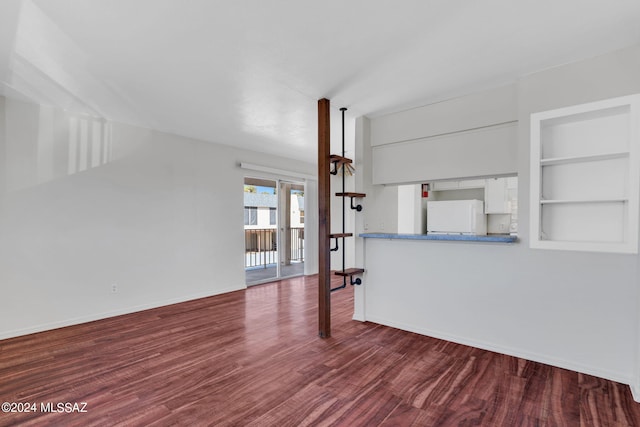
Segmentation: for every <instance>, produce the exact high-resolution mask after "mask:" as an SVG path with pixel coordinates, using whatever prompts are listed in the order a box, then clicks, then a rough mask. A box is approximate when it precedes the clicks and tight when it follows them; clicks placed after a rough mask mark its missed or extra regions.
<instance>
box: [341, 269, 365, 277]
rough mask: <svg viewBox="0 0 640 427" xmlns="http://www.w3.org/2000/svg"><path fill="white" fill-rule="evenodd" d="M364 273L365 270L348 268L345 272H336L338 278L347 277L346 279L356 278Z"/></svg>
mask: <svg viewBox="0 0 640 427" xmlns="http://www.w3.org/2000/svg"><path fill="white" fill-rule="evenodd" d="M362 273H364V268H347V269H345V270H344V271H342V270H339V271H336V272H335V274H336V276H345V277H349V276H355V275H357V274H362Z"/></svg>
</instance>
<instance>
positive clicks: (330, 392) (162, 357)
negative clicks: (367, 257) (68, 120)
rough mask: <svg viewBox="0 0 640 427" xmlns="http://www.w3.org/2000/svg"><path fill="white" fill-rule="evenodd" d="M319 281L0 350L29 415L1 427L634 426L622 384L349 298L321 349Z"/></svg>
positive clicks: (10, 343)
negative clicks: (399, 322)
mask: <svg viewBox="0 0 640 427" xmlns="http://www.w3.org/2000/svg"><path fill="white" fill-rule="evenodd" d="M317 280H318V279H317V277H306V278H305V277H300V278H294V279H289V280H286V281H282V282H276V283H273V284H267V285H261V286H256V287H252V288H250V289H248V290H246V291H238V292H233V293H229V294H225V295H219V296H215V297H211V298H205V299H200V300H196V301H191V302H186V303H182V304H176V305H173V306H168V307H162V308H158V309H153V310H148V311H144V312H140V313H135V314H131V315H126V316H120V317H116V318H111V319H106V320H102V321H97V322H92V323H88V324H83V325H78V326H73V327H68V328H63V329H58V330H55V331H50V332H43V333H39V334H33V335H28V336H24V337H18V338H13V339H8V340H4V341H0V401H1V402H5V401H6V402H22V403H26V402H33V403H36V404H37V412H32V413H22V414H17V413H0V425H2V426H8V425H34V426H35V425H37V426H42V425H56V426H59V425H65V426H88V425H99V426H105V425H109V426H111V425H127V426H136V425H140V426H143V425H144V426H148V425H158V426H165V425H189V426H193V425H215V426H260V427H264V426H279V427H280V426H302V425H322V426H325V425H326V426H330V425H335V426H378V425H380V426H410V425H416V426H472V425H481V426H640V404H638V403H635V402H634V401H633V400H632V398H631V394H630V391H629V388H628V387H627V386H626V385H622V384H617V383H614V382H611V381H606V380H602V379H599V378H595V377H591V376H588V375H582V374H578V373H576V372H571V371H566V370H563V369H558V368H552V367H550V366H547V365H543V364H540V363H534V362H528V361H526V360H522V359H517V358H514V357H509V356H504V355H500V354H496V353H491V352H487V351H483V350H479V349H474V348H471V347H466V346H462V345H458V344H453V343H450V342H446V341H441V340H437V339H433V338H428V337H423V336H420V335H416V334H412V333H409V332H404V331H399V330H396V329H392V328H388V327H383V326H379V325H374V324H369V323H360V322H356V321H352V320H351V315H352V310H353V289H352V288H350V287H349V288H348V289H346V290H344V291H339V292H336V293H334V294H332V297H331V298H332V312H333V315H332V337H331V338H329V339H326V340H322V339H320V338H318V337H317V330H318V325H317V322H318V315H317V297H318V292H317ZM334 280H336V281H340V280H341V278H338V277H336V278H335V279H334ZM47 402H51V403H53V404H54V406H53V407H54V408H55V407H56V406H55V404H56V403H58V402H61V403H64V402H70V403H74V402H78V403H80V402H86V403H87V406H86V411H87V412H86V413H64V412H63V413H43V412H42V411H41V404H42V403H44V404H45V406H46V403H47ZM63 408H64V407H63Z"/></svg>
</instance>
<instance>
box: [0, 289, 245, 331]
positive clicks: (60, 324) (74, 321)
mask: <svg viewBox="0 0 640 427" xmlns="http://www.w3.org/2000/svg"><path fill="white" fill-rule="evenodd" d="M246 288H247V287H246V285H242V286H240V287H237V286H236V287H233V288H225V289H217V290H216V291H215V292H213V293H211V292H202V293H198V294H191V295H186V296H182V297H177V298H171V299H168V300H164V301H155V302H151V303H148V304H141V305H136V306H132V307H125V308H121V309H118V310H113V311H108V312H103V313H98V314H92V315H90V316H80V317H73V318H70V319H64V320H59V321H56V322H51V323H44V324H40V325H34V326H30V327H28V328H23V329H16V330H12V331H4V332H0V340H4V339H8V338H15V337H19V336H22V335H28V334H34V333H37V332H44V331H50V330H52V329H58V328H64V327H66V326H73V325H79V324H82V323H87V322H93V321H96V320H102V319H107V318H109V317H116V316H121V315H123V314H131V313H135V312H138V311H144V310H149V309H152V308H158V307H164V306H166V305H172V304H178V303H181V302H186V301H192V300H196V299H200V298H207V297H212V296H215V295H220V294H225V293H227V292H233V291H239V290H242V289H246Z"/></svg>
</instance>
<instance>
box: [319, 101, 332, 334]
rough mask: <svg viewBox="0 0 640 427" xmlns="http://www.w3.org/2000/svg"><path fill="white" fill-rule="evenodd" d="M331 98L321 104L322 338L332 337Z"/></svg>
mask: <svg viewBox="0 0 640 427" xmlns="http://www.w3.org/2000/svg"><path fill="white" fill-rule="evenodd" d="M329 119H330V105H329V100H328V99H325V98H323V99H320V100H319V101H318V221H319V224H318V230H319V236H318V252H319V258H320V259H319V263H318V276H319V277H318V320H319V324H318V327H319V332H318V334H319V335H320V337H321V338H328V337H330V336H331V255H330V251H329V249H330V248H331V239H330V238H329V234H330V233H331V230H330V227H331V199H330V197H331V175H330V174H329V171H330V168H331V162H330V160H329V156H330V154H331V153H330V150H331V139H330V136H331V126H330V120H329Z"/></svg>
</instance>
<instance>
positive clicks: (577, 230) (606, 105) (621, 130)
mask: <svg viewBox="0 0 640 427" xmlns="http://www.w3.org/2000/svg"><path fill="white" fill-rule="evenodd" d="M639 108H640V95H631V96H625V97H620V98H613V99H608V100H604V101H598V102H593V103H589V104H582V105H576V106H571V107H566V108H561V109H557V110H551V111H544V112H540V113H535V114H532V115H531V230H530V231H531V239H530V245H531V247H532V248H540V249H563V250H580V251H596V252H621V253H638V198H639V192H640V182H639V177H640V173H639V169H640V164H639V159H638V148H639V145H640V142H639V138H640V132H639V127H640V110H639Z"/></svg>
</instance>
